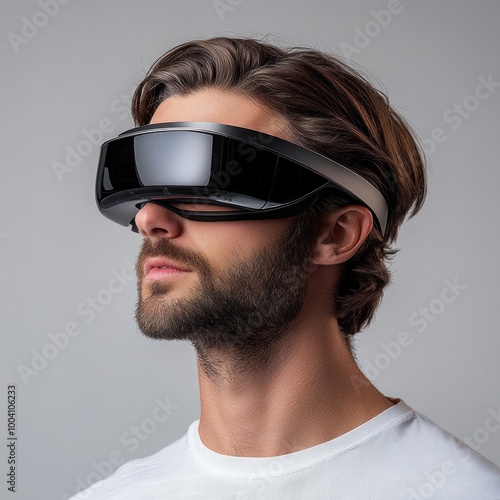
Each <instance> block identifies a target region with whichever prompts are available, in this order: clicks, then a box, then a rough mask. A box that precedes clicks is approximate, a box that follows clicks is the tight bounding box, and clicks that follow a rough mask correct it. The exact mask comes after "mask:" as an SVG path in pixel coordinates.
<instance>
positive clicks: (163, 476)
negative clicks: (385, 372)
mask: <svg viewBox="0 0 500 500" xmlns="http://www.w3.org/2000/svg"><path fill="white" fill-rule="evenodd" d="M393 401H396V402H398V403H397V404H396V405H394V406H393V407H391V408H389V409H387V410H385V411H384V412H382V413H380V414H379V415H377V416H376V417H374V418H372V419H371V420H369V421H368V422H365V423H364V424H362V425H360V426H359V427H357V428H356V429H353V430H352V431H350V432H347V433H346V434H343V435H342V436H339V437H337V438H335V439H333V440H331V441H328V442H326V443H322V444H320V445H317V446H314V447H312V448H308V449H305V450H301V451H298V452H295V453H290V454H288V455H282V456H278V457H271V458H248V457H232V456H226V455H221V454H219V453H215V452H214V451H212V450H210V449H208V448H207V447H206V446H205V445H204V444H203V443H202V441H201V439H200V436H199V434H198V421H196V422H194V423H193V424H191V426H190V427H189V430H188V432H187V434H186V435H185V436H183V437H182V438H181V439H179V440H178V441H175V442H174V443H172V444H171V445H169V446H167V447H165V448H163V449H162V450H161V451H159V452H158V453H155V454H154V455H151V456H150V457H146V458H142V459H138V460H132V461H130V462H128V463H126V464H124V465H123V466H121V467H120V468H119V469H118V470H117V471H116V472H115V473H114V474H112V475H111V476H110V477H108V478H107V479H104V480H102V481H99V482H98V483H96V484H94V485H92V486H91V487H90V488H88V489H87V490H85V491H83V492H82V493H80V494H78V495H76V496H74V497H73V498H72V500H118V499H120V500H125V499H127V500H129V499H130V500H140V499H148V500H166V499H168V500H170V499H197V500H200V499H203V500H254V499H255V500H256V499H266V500H278V499H284V500H295V499H301V500H323V499H325V500H326V499H335V500H341V499H342V500H343V499H349V500H364V499H370V500H376V499H380V500H391V499H398V500H399V499H401V500H420V499H429V498H430V499H432V500H438V499H443V500H444V499H445V500H456V499H463V500H487V499H488V500H499V499H500V469H498V468H497V467H496V466H495V465H493V464H492V463H491V462H490V461H488V460H487V459H486V458H484V457H482V456H481V455H479V454H478V453H476V452H475V451H473V450H472V449H471V448H469V447H468V446H466V445H465V444H463V443H462V442H461V441H459V440H457V439H456V438H455V437H453V436H452V435H451V434H449V433H448V432H446V431H444V430H443V429H441V428H440V427H439V426H437V425H436V424H435V423H434V422H432V421H430V420H429V419H428V418H426V417H425V416H423V415H421V414H419V413H417V412H415V411H414V410H412V409H411V408H410V407H409V406H407V405H406V404H405V403H404V402H403V401H401V400H393Z"/></svg>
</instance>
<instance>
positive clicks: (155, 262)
mask: <svg viewBox="0 0 500 500" xmlns="http://www.w3.org/2000/svg"><path fill="white" fill-rule="evenodd" d="M143 272H144V276H145V277H146V278H148V279H161V278H167V277H169V276H173V275H177V274H182V273H186V272H190V270H189V269H186V268H184V267H182V266H180V265H178V264H175V263H173V262H172V261H170V260H168V259H166V258H164V257H154V258H150V259H147V260H146V262H145V263H144V269H143Z"/></svg>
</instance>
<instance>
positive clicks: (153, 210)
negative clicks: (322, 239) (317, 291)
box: [136, 90, 314, 356]
mask: <svg viewBox="0 0 500 500" xmlns="http://www.w3.org/2000/svg"><path fill="white" fill-rule="evenodd" d="M174 121H206V122H214V123H223V124H228V125H235V126H239V127H244V128H249V129H253V130H257V131H260V132H263V133H266V134H271V135H278V136H279V135H281V136H282V137H283V138H286V137H284V135H283V133H282V132H281V123H280V120H279V119H278V118H277V117H276V116H275V115H273V114H272V113H270V112H269V111H268V110H266V109H265V108H263V107H262V106H259V105H257V104H255V103H254V102H252V101H250V100H249V99H247V98H245V97H242V96H239V95H236V94H232V93H223V92H221V91H213V90H210V91H209V90H206V91H201V92H199V93H197V94H193V95H190V96H184V97H181V96H175V97H171V98H169V99H168V100H167V101H164V102H163V103H162V104H161V105H160V106H159V108H158V109H157V111H156V113H155V114H154V116H153V118H152V120H151V123H162V122H174ZM203 208H206V207H203V206H199V207H196V209H203ZM213 209H214V206H211V207H210V210H213ZM221 209H223V208H221ZM136 224H137V226H138V229H139V231H140V232H141V234H142V235H143V236H144V237H145V239H144V243H143V247H142V250H141V253H140V255H139V258H138V261H137V277H138V289H139V300H138V304H137V310H136V318H137V321H138V325H139V327H140V329H141V330H142V332H143V333H144V334H145V335H146V336H149V337H152V338H161V339H183V340H190V341H192V342H193V344H194V345H195V346H196V347H197V349H198V352H199V353H200V352H201V351H204V350H206V349H211V348H226V349H231V350H233V351H238V352H240V354H245V356H251V355H252V354H254V355H255V356H257V354H258V353H259V355H261V351H263V350H265V349H266V348H267V347H269V346H270V345H272V344H274V343H275V341H276V340H278V339H279V338H281V337H282V334H283V333H284V330H285V329H286V327H287V326H289V325H290V323H291V322H292V321H293V320H294V318H295V317H296V316H297V314H298V313H299V311H300V309H301V307H302V304H303V302H304V299H305V296H306V292H307V281H308V262H309V256H310V250H311V245H312V242H313V238H314V224H313V223H312V221H311V220H309V217H307V216H304V215H300V216H298V217H294V218H288V219H278V220H259V221H231V222H228V221H226V222H200V221H191V220H186V219H183V218H182V217H180V216H178V215H176V214H174V213H173V212H171V211H169V210H168V209H166V208H164V207H161V206H159V205H155V204H152V203H149V204H147V205H145V206H144V207H143V208H142V209H141V210H140V211H139V213H138V214H137V216H136Z"/></svg>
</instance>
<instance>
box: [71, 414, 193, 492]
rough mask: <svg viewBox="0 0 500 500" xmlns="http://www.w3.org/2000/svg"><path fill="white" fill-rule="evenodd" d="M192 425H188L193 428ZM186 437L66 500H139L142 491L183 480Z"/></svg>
mask: <svg viewBox="0 0 500 500" xmlns="http://www.w3.org/2000/svg"><path fill="white" fill-rule="evenodd" d="M195 424H196V422H195V423H193V424H192V425H195ZM187 436H188V435H187V434H185V435H184V436H182V437H181V438H180V439H178V440H177V441H174V442H173V443H171V444H169V445H168V446H166V447H164V448H162V449H161V450H160V451H158V452H157V453H154V454H153V455H150V456H148V457H144V458H139V459H135V460H130V461H129V462H126V463H125V464H123V465H122V466H121V467H120V468H119V469H118V470H117V471H115V472H114V473H113V474H111V475H110V476H109V477H107V478H105V479H103V480H101V481H98V482H97V483H95V484H93V485H92V486H91V487H90V488H88V489H86V490H84V491H83V492H81V493H78V494H77V495H75V496H74V497H72V498H71V499H70V500H101V499H102V500H104V499H109V498H114V499H123V500H126V499H130V500H132V499H133V500H136V499H137V498H140V496H137V495H140V494H141V493H144V491H145V490H146V488H149V487H150V486H151V485H154V484H157V483H160V482H165V481H168V480H169V479H173V478H175V480H185V477H186V476H189V474H190V473H191V472H192V470H191V469H192V461H191V460H189V454H188V437H187Z"/></svg>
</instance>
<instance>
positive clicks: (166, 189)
mask: <svg viewBox="0 0 500 500" xmlns="http://www.w3.org/2000/svg"><path fill="white" fill-rule="evenodd" d="M327 189H336V190H340V191H342V192H344V193H346V194H348V195H349V196H350V197H351V198H352V199H353V202H354V203H357V204H361V205H364V206H366V207H367V208H369V209H370V210H371V212H372V214H373V216H374V219H375V223H376V224H377V225H378V227H379V229H380V231H381V232H382V234H384V231H385V227H386V222H387V203H386V201H385V199H384V197H383V196H382V194H381V193H380V191H378V189H377V188H375V186H373V185H372V184H371V183H370V182H368V181H367V180H366V179H364V178H363V177H361V176H359V175H358V174H356V173H355V172H353V171H352V170H349V169H348V168H346V167H344V166H342V165H340V164H338V163H336V162H334V161H332V160H330V159H328V158H326V157H324V156H322V155H320V154H318V153H315V152H313V151H310V150H308V149H306V148H303V147H301V146H298V145H296V144H292V143H290V142H288V141H285V140H283V139H279V138H277V137H273V136H270V135H266V134H262V133H260V132H256V131H253V130H248V129H244V128H240V127H233V126H229V125H221V124H216V123H195V122H175V123H159V124H155V125H145V126H142V127H137V128H133V129H130V130H128V131H126V132H123V133H122V134H120V135H119V136H118V137H116V138H115V139H111V140H109V141H107V142H105V143H104V144H103V145H102V146H101V154H100V158H99V167H98V171H97V182H96V201H97V206H98V207H99V210H100V212H101V213H102V214H103V215H104V216H105V217H107V218H108V219H111V220H112V221H114V222H117V223H118V224H121V225H123V226H128V225H131V226H132V230H134V231H137V227H136V225H135V216H136V214H137V212H138V211H139V210H140V209H141V208H142V206H143V205H144V204H145V203H157V204H159V205H161V206H164V207H166V208H168V209H169V210H171V211H173V212H175V213H176V214H178V215H180V216H182V217H184V218H187V219H192V220H197V221H228V220H252V219H278V218H284V217H291V216H293V215H296V214H298V213H300V212H303V211H304V210H306V209H307V208H309V207H311V206H312V205H313V204H314V203H316V201H317V200H318V199H319V196H320V195H321V194H322V193H324V191H325V190H327ZM191 208H192V209H191Z"/></svg>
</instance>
